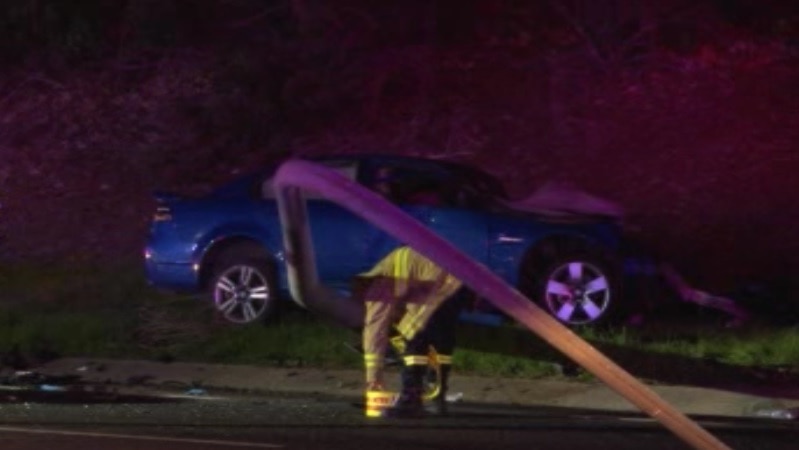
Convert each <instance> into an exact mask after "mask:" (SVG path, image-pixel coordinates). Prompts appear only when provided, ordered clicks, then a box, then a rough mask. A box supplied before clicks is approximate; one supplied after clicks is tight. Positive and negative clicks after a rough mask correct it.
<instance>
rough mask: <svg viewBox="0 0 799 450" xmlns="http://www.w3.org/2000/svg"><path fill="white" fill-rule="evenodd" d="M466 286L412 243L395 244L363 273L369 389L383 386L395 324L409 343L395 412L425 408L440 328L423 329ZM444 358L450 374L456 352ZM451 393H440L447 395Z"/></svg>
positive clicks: (359, 290) (360, 288) (359, 289)
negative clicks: (429, 370)
mask: <svg viewBox="0 0 799 450" xmlns="http://www.w3.org/2000/svg"><path fill="white" fill-rule="evenodd" d="M461 286H462V283H461V282H460V281H459V280H458V279H456V278H455V277H453V276H452V275H450V274H449V273H447V272H445V271H444V270H442V269H441V268H440V267H438V266H437V265H436V264H434V263H433V262H431V261H430V260H429V259H427V258H425V257H424V256H422V255H421V254H419V253H418V252H416V251H414V250H413V249H411V248H410V247H407V246H402V247H399V248H397V249H395V250H393V251H392V252H391V253H389V254H388V255H387V256H386V257H385V258H383V259H382V260H381V261H380V262H378V263H377V265H375V267H374V268H373V269H372V270H370V271H369V272H367V273H364V274H361V275H360V276H359V277H357V279H356V295H359V296H361V298H363V299H364V301H365V317H364V328H363V335H362V338H363V351H364V366H365V370H366V389H367V390H373V391H374V390H383V387H384V380H383V369H384V365H385V355H386V352H387V350H388V345H389V339H390V337H391V333H392V327H394V329H395V331H396V333H398V335H399V336H400V337H401V339H402V341H403V342H404V343H406V345H405V346H406V352H405V355H404V357H403V363H404V366H403V370H402V391H401V392H400V395H399V398H398V400H397V404H396V405H395V407H394V410H393V414H392V415H397V416H404V415H418V414H421V413H422V412H423V405H422V391H423V387H424V376H425V374H426V372H427V367H428V363H429V361H428V356H427V355H428V348H427V346H428V345H429V343H430V342H432V341H434V340H435V339H434V338H433V337H431V336H435V334H436V333H435V332H434V331H432V330H428V331H426V332H424V333H423V332H422V331H423V330H424V329H425V326H426V325H427V324H428V322H429V321H430V319H431V318H432V317H433V315H434V313H435V312H436V310H437V309H438V308H439V306H441V305H442V303H443V302H444V301H446V300H447V299H449V298H450V297H453V296H454V295H455V294H456V293H457V292H458V291H459V290H460V289H461ZM439 362H440V363H442V362H443V363H444V365H445V366H446V367H447V369H446V376H447V377H448V376H449V370H450V369H449V367H450V365H451V362H452V359H451V355H450V354H446V353H444V354H442V355H441V358H440V359H439ZM442 376H443V372H442ZM441 381H442V382H443V381H444V380H443V379H442V380H441ZM445 395H446V393H443V394H441V395H440V397H441V398H442V399H444V398H445V397H444V396H445ZM437 403H438V402H437Z"/></svg>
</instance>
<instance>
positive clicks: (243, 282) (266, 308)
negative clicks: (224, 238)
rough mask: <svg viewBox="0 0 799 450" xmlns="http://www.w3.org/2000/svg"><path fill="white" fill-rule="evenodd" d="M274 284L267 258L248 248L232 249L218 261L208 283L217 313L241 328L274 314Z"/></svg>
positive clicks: (275, 298) (275, 300) (224, 253)
mask: <svg viewBox="0 0 799 450" xmlns="http://www.w3.org/2000/svg"><path fill="white" fill-rule="evenodd" d="M237 250H238V251H237ZM273 280H274V275H273V270H272V266H271V264H270V262H269V260H268V259H267V258H266V257H264V256H259V255H258V254H257V253H256V252H253V251H251V250H249V249H247V248H242V247H238V246H237V247H231V248H230V249H228V250H227V251H225V252H223V253H222V254H221V255H220V256H219V258H218V259H217V261H216V264H214V270H213V276H212V277H211V282H210V283H209V291H210V295H211V299H212V300H213V304H214V308H215V311H216V313H217V314H219V316H220V317H222V318H223V319H224V320H225V321H227V322H230V323H234V324H238V325H245V324H250V323H255V322H262V321H265V320H266V319H267V318H269V317H270V316H271V315H272V314H273V313H274V311H275V307H276V302H277V296H276V289H275V283H274V281H273Z"/></svg>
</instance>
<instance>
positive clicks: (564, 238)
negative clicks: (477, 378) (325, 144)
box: [145, 155, 624, 326]
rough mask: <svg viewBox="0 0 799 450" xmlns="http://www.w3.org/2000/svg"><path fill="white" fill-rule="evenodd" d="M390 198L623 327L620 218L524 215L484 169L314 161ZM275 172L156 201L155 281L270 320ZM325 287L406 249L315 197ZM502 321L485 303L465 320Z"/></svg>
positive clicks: (467, 246) (234, 318)
mask: <svg viewBox="0 0 799 450" xmlns="http://www.w3.org/2000/svg"><path fill="white" fill-rule="evenodd" d="M313 161H314V162H316V163H318V164H323V165H325V166H327V167H330V168H332V169H334V170H336V171H338V172H339V173H341V174H343V175H344V176H346V177H348V178H349V179H351V180H353V181H355V182H357V183H360V184H363V185H365V186H367V187H369V188H370V189H374V190H376V191H378V192H380V193H382V194H383V195H385V196H387V197H388V198H389V199H390V200H391V201H393V202H395V203H396V204H398V205H399V206H400V207H401V208H402V209H403V210H404V211H406V212H407V213H408V214H410V215H411V216H413V217H415V218H416V219H418V220H419V221H421V222H422V223H424V224H426V225H427V226H428V227H429V228H430V229H432V230H433V231H434V232H436V233H437V234H439V235H440V236H442V237H443V238H445V239H447V240H449V241H450V242H451V243H452V244H454V245H455V246H456V247H458V248H459V249H460V250H462V251H463V252H465V253H466V254H468V255H469V256H471V257H472V258H473V259H474V260H476V261H478V262H480V263H482V264H484V265H485V266H487V267H488V268H489V269H491V270H492V271H493V272H494V273H496V274H497V275H499V276H500V277H501V278H503V279H504V280H505V281H506V282H508V283H509V284H511V285H512V286H516V287H517V288H518V289H519V290H520V291H521V292H523V293H524V294H526V295H527V296H528V297H530V298H531V299H532V300H534V301H536V302H539V304H540V306H542V307H543V308H544V309H545V310H546V311H548V312H549V313H550V314H552V315H553V316H554V317H556V318H557V319H558V320H560V321H561V322H562V323H564V324H566V325H569V326H579V325H594V324H599V323H604V322H608V321H611V320H613V319H614V318H617V317H618V314H619V313H620V312H621V311H622V309H623V306H624V305H623V301H622V297H621V295H620V281H621V275H622V274H621V270H620V269H621V264H620V260H619V257H618V250H619V246H620V239H621V233H620V227H619V224H618V223H617V221H616V220H614V218H613V217H607V216H603V215H601V214H596V215H579V216H569V215H566V216H564V215H560V214H549V213H547V212H546V211H531V210H523V209H520V208H518V207H514V206H513V203H512V202H510V201H509V200H508V198H507V195H506V194H505V191H504V189H503V187H502V185H501V184H500V183H499V182H498V181H497V180H496V179H495V178H494V177H492V176H490V175H488V174H486V173H483V172H481V171H479V170H477V169H475V168H472V167H469V166H465V165H461V164H455V163H451V162H443V161H439V160H430V159H423V158H413V157H400V156H385V155H379V156H378V155H365V156H364V155H357V156H342V157H324V158H316V159H313ZM275 169H276V167H272V168H269V169H265V170H263V171H261V172H257V173H253V174H249V175H246V176H242V177H240V178H238V179H236V180H233V181H232V182H230V183H228V184H226V185H223V186H221V187H219V188H218V189H216V190H214V191H213V192H211V193H210V194H208V195H206V196H203V197H200V198H185V197H179V196H176V195H169V194H157V196H156V197H157V200H158V207H157V210H156V212H155V214H154V217H153V219H152V224H151V227H150V231H149V236H148V241H147V246H146V250H145V265H146V273H147V277H148V281H149V282H150V284H152V285H154V286H156V287H160V288H166V289H169V290H176V291H189V292H194V293H201V292H203V293H207V294H208V296H209V297H210V301H212V302H213V304H214V306H215V308H216V310H217V311H218V312H219V313H220V314H221V316H223V317H224V318H225V319H226V320H227V321H230V322H233V323H236V324H247V323H253V322H260V321H263V320H265V319H267V318H268V317H270V316H271V315H272V314H273V313H274V312H275V310H276V308H278V307H279V304H280V302H281V301H283V300H281V299H284V298H286V297H287V295H288V283H287V276H286V265H285V263H284V261H285V257H286V255H285V253H284V250H283V244H282V235H281V228H280V220H279V217H278V210H277V202H276V200H275V195H274V191H273V188H272V182H271V181H272V176H273V175H274V172H275ZM307 208H308V215H309V219H310V224H311V236H312V241H313V245H314V250H315V254H316V259H317V261H316V265H317V270H318V273H319V277H320V279H321V280H322V281H323V282H324V283H325V284H327V285H328V286H330V287H333V288H335V289H338V290H340V291H342V292H346V291H347V290H348V289H349V286H350V282H351V280H352V278H353V277H354V276H355V275H356V274H358V273H361V272H365V271H367V270H368V269H369V268H371V267H372V265H374V264H375V263H376V262H377V261H378V260H380V259H381V258H382V257H383V256H385V255H386V254H387V253H388V252H389V251H390V250H391V249H392V248H394V247H396V246H397V245H398V242H397V241H396V240H395V239H394V238H392V237H391V236H389V235H387V234H386V233H384V232H383V231H381V230H379V229H377V228H376V227H374V226H373V225H372V224H370V223H368V222H366V221H364V220H362V219H360V218H359V217H357V216H355V215H354V214H352V213H351V212H349V211H348V210H346V209H344V208H343V207H340V206H338V205H336V204H334V203H331V202H329V201H326V200H323V199H321V198H318V197H317V198H314V196H313V194H312V193H309V194H308V196H307ZM469 314H474V315H481V316H482V315H485V314H489V315H490V314H497V315H499V314H498V313H497V312H495V311H492V308H491V307H490V305H489V304H488V303H487V302H484V301H481V300H480V299H474V301H473V302H471V304H470V306H469V309H468V311H467V312H466V315H469Z"/></svg>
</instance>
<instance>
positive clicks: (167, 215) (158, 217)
mask: <svg viewBox="0 0 799 450" xmlns="http://www.w3.org/2000/svg"><path fill="white" fill-rule="evenodd" d="M169 220H172V211H171V210H170V209H169V206H166V205H159V206H158V207H157V208H155V214H153V222H166V221H169Z"/></svg>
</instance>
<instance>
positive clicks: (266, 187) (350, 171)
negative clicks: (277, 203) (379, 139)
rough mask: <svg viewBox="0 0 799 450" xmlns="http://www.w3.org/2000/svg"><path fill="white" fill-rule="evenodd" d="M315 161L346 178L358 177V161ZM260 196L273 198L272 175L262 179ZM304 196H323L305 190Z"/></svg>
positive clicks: (316, 198)
mask: <svg viewBox="0 0 799 450" xmlns="http://www.w3.org/2000/svg"><path fill="white" fill-rule="evenodd" d="M316 163H318V164H320V165H323V166H327V167H328V168H330V169H333V170H335V171H336V172H338V173H339V174H341V175H344V176H345V177H346V178H347V179H349V180H351V181H356V179H357V177H358V162H357V161H349V160H325V161H316ZM261 198H263V199H273V198H275V188H274V182H273V177H269V178H267V179H266V180H264V181H263V183H262V184H261ZM305 198H306V199H307V200H319V199H322V198H323V197H322V196H321V195H319V194H317V193H315V192H310V191H306V192H305Z"/></svg>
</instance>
